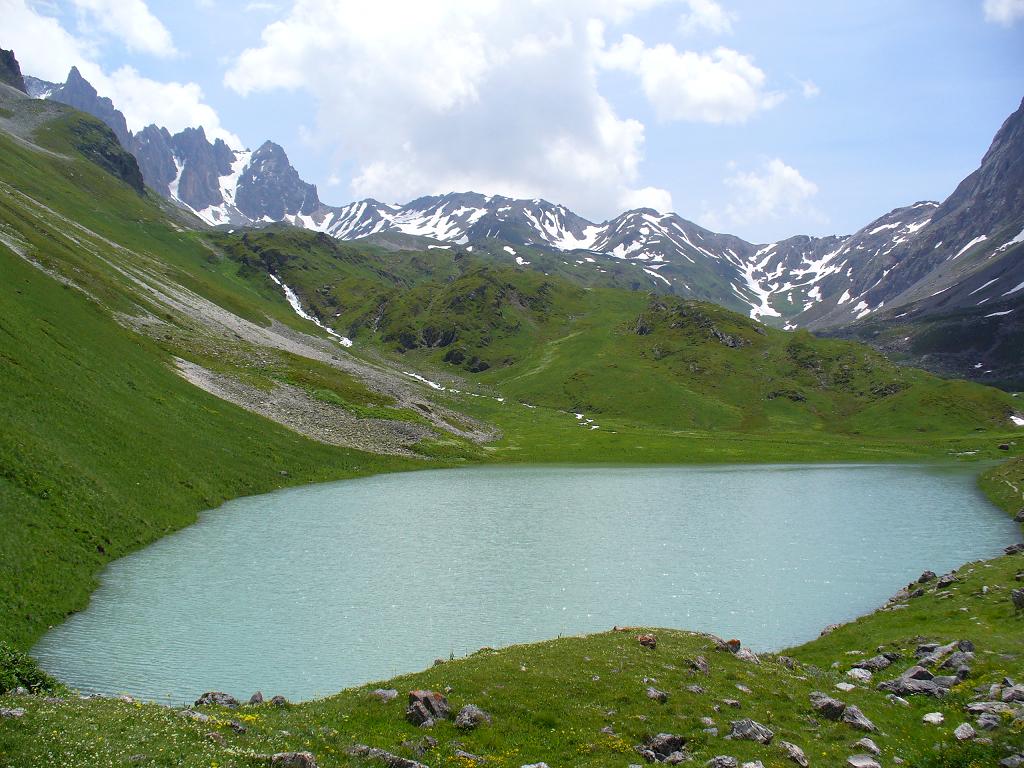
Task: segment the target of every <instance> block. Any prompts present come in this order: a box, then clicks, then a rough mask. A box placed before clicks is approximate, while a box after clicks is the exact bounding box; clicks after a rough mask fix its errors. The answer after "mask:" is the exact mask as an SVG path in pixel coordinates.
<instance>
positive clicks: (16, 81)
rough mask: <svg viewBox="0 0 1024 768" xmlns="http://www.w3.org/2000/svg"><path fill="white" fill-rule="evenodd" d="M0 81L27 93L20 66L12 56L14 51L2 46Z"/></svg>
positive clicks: (0, 52) (0, 50) (0, 53)
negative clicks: (6, 49)
mask: <svg viewBox="0 0 1024 768" xmlns="http://www.w3.org/2000/svg"><path fill="white" fill-rule="evenodd" d="M0 83H7V85H9V86H11V87H12V88H17V89H18V90H19V91H21V92H22V93H28V88H27V87H26V86H25V78H24V77H22V76H21V67H20V66H19V65H18V60H17V59H16V58H15V57H14V51H5V50H4V49H3V48H0Z"/></svg>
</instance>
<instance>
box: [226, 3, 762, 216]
mask: <svg viewBox="0 0 1024 768" xmlns="http://www.w3.org/2000/svg"><path fill="white" fill-rule="evenodd" d="M658 5H662V6H666V7H669V8H670V7H674V6H679V7H682V6H683V5H686V7H687V8H698V9H699V8H701V7H702V6H700V4H697V5H694V4H692V3H688V2H683V1H682V0H535V2H531V3H523V2H520V1H519V0H480V1H479V2H475V3H473V4H467V3H464V2H461V1H460V0H438V2H433V3H408V2H399V1H398V0H380V1H379V2H376V3H372V4H367V3H365V2H362V0H296V1H295V2H294V3H293V4H292V6H291V8H290V9H289V10H288V11H287V12H285V14H284V15H283V16H282V17H281V18H279V19H278V20H276V21H274V22H273V23H270V24H268V25H267V26H266V27H265V28H264V29H263V31H262V34H261V40H260V43H259V44H258V45H256V46H254V47H251V48H249V49H247V50H245V51H243V52H242V53H241V54H240V55H239V56H238V57H237V58H236V59H235V61H234V62H233V63H232V65H231V66H230V67H229V69H228V71H227V72H226V74H225V78H224V82H225V84H226V85H227V86H228V87H229V88H231V89H233V90H234V91H236V92H237V93H239V94H242V95H246V94H255V93H261V92H268V91H273V90H275V89H286V90H301V91H304V92H307V93H309V94H311V95H312V97H313V99H314V101H315V102H316V104H317V111H316V116H315V118H314V119H313V120H312V121H311V123H312V124H311V125H309V126H307V127H308V132H307V136H308V139H309V141H311V142H313V143H314V144H315V145H316V146H318V147H319V148H320V149H321V150H322V151H324V153H325V154H328V155H330V156H333V157H341V158H344V159H345V160H347V161H348V162H350V163H354V165H355V170H354V172H352V173H351V182H350V191H351V193H352V195H353V196H354V197H362V196H374V197H379V198H382V199H385V200H398V201H402V200H406V199H409V198H410V197H415V196H418V195H422V194H431V193H438V192H443V191H450V190H452V189H476V190H478V191H483V192H491V193H502V194H509V195H516V196H523V197H539V196H544V197H546V198H548V199H552V200H555V201H558V202H564V203H565V204H567V205H570V206H571V207H573V208H575V209H578V210H580V212H581V213H584V214H585V215H588V216H590V217H593V218H601V217H603V216H608V215H613V214H615V213H617V212H618V211H619V210H620V209H621V207H623V206H630V207H632V206H634V205H636V204H643V205H652V206H655V207H658V208H663V209H665V208H670V207H671V199H670V197H669V195H668V193H667V192H666V191H665V190H659V189H652V188H648V187H644V186H643V185H641V184H640V183H639V175H640V165H641V163H642V161H643V150H644V126H643V124H642V123H641V122H640V121H639V120H637V119H635V118H634V117H633V116H631V115H621V114H619V113H618V112H617V110H616V108H615V107H614V105H613V104H611V103H610V101H609V100H608V98H606V95H605V94H604V93H603V92H602V90H601V85H602V77H603V76H604V73H605V72H606V71H608V70H609V69H611V68H612V67H611V66H610V64H609V62H612V61H614V60H615V58H616V56H617V57H618V58H619V59H624V58H625V56H624V51H623V50H619V51H618V52H617V54H616V55H612V54H611V52H610V51H609V50H608V49H607V48H606V47H605V46H604V44H603V41H602V40H601V39H600V35H597V36H595V34H594V30H595V27H594V26H593V25H594V23H596V24H597V27H596V29H605V28H608V29H612V28H614V27H615V26H616V25H619V24H622V23H624V22H627V21H628V20H630V19H631V18H633V17H634V16H636V15H637V14H640V13H643V12H645V11H647V10H650V9H651V8H653V7H655V6H658ZM692 12H693V11H691V13H692ZM638 42H639V41H638ZM630 50H632V49H630ZM648 51H654V53H653V56H654V59H653V61H652V60H651V59H650V58H649V57H648V54H647V52H648ZM639 52H640V55H639V59H640V60H639V61H637V62H633V61H632V60H631V61H629V62H628V63H629V65H630V67H632V69H631V70H630V71H633V72H635V73H636V74H637V75H638V76H639V77H640V78H641V81H642V82H643V83H644V84H645V90H647V89H648V85H649V90H650V94H649V95H652V98H651V100H652V103H653V104H655V105H656V107H657V108H658V110H659V114H663V115H664V116H665V117H666V118H668V119H688V120H705V121H711V122H730V121H739V120H744V119H747V118H748V117H750V116H751V115H752V114H754V113H755V112H757V111H758V110H761V109H766V108H768V107H769V106H771V105H772V104H773V103H775V102H777V100H778V98H779V97H778V96H776V95H774V94H772V93H770V92H768V91H767V89H766V87H765V80H766V76H765V74H764V73H763V72H762V71H761V70H760V69H758V68H757V67H756V66H754V64H753V63H752V62H751V61H750V59H749V58H748V57H746V56H743V55H742V54H739V53H737V52H735V51H730V50H727V49H719V50H717V51H714V52H712V53H709V54H695V53H682V52H678V51H675V50H674V49H671V48H670V49H669V50H668V51H667V53H669V54H670V55H668V56H665V55H664V54H665V53H666V52H663V51H661V50H655V49H646V48H645V47H644V46H643V44H642V43H640V51H639ZM663 60H667V63H668V64H669V65H670V68H671V69H672V72H671V73H670V75H668V76H666V77H663V78H661V77H658V76H656V74H655V72H654V68H655V67H656V66H657V65H658V64H660V63H662V62H663ZM625 63H626V62H624V63H623V66H625ZM634 64H635V66H634ZM680 99H681V100H682V101H683V105H682V106H679V105H678V104H677V103H675V102H678V101H679V100H680ZM670 102H673V103H670ZM340 172H341V170H340V166H335V167H331V168H329V169H327V171H326V173H325V176H326V175H330V174H334V175H337V174H339V173H340ZM339 202H340V201H339Z"/></svg>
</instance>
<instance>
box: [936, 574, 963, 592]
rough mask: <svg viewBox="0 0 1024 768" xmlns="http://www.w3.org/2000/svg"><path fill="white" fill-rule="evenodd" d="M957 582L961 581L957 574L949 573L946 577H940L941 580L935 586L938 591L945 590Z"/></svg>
mask: <svg viewBox="0 0 1024 768" xmlns="http://www.w3.org/2000/svg"><path fill="white" fill-rule="evenodd" d="M957 581H959V579H957V577H956V574H954V573H953V572H952V571H951V572H949V573H947V574H946V575H945V576H940V577H939V580H938V581H937V582H935V586H936V587H937V588H938V589H945V588H946V587H948V586H951V585H952V584H955V583H956V582H957Z"/></svg>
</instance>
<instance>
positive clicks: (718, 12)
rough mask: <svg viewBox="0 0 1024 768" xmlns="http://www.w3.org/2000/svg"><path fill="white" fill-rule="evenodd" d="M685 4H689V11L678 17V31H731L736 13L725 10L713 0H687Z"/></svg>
mask: <svg viewBox="0 0 1024 768" xmlns="http://www.w3.org/2000/svg"><path fill="white" fill-rule="evenodd" d="M686 4H687V5H688V6H690V11H689V13H684V14H683V16H682V18H680V19H679V31H680V33H682V34H683V35H693V34H696V33H698V32H710V33H711V34H715V35H724V34H729V33H731V32H732V23H733V21H734V20H735V19H736V14H734V13H731V12H730V11H727V10H725V8H723V7H722V6H721V5H719V4H718V3H716V2H715V0H687V3H686Z"/></svg>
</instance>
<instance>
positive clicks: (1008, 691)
mask: <svg viewBox="0 0 1024 768" xmlns="http://www.w3.org/2000/svg"><path fill="white" fill-rule="evenodd" d="M1000 698H1002V700H1003V701H1024V685H1011V686H1010V687H1009V688H1004V689H1003V695H1002V696H1001V697H1000Z"/></svg>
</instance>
